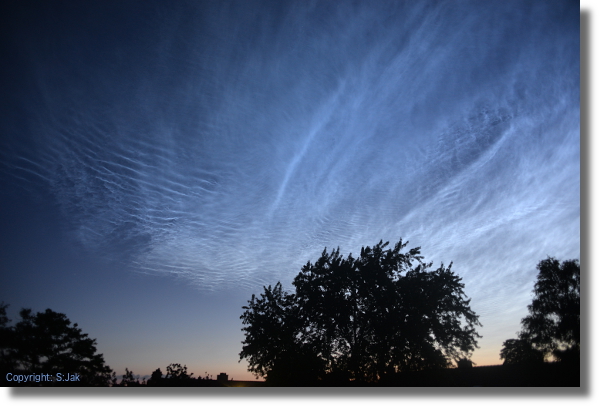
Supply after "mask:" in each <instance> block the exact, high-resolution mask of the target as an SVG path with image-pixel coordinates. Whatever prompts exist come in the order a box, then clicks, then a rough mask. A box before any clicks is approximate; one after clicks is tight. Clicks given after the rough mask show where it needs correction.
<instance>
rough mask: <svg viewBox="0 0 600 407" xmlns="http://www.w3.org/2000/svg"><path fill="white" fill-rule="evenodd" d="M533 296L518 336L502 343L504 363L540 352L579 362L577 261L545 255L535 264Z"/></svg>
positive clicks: (525, 358)
mask: <svg viewBox="0 0 600 407" xmlns="http://www.w3.org/2000/svg"><path fill="white" fill-rule="evenodd" d="M537 269H538V271H539V273H538V276H537V282H536V283H535V287H534V290H533V294H534V298H533V301H532V302H531V304H530V305H529V306H528V307H527V309H528V310H529V315H528V316H527V317H525V318H523V319H522V320H521V324H522V327H523V329H522V331H521V332H519V339H509V340H507V341H505V342H504V345H503V349H502V351H501V353H500V357H501V358H502V359H505V363H519V362H524V361H531V360H538V359H539V357H540V355H541V357H542V358H547V357H549V356H550V355H552V356H553V357H554V359H556V360H559V361H563V362H572V363H579V349H580V322H579V320H580V318H579V313H580V286H581V281H580V266H579V260H566V261H563V262H562V264H561V263H560V262H559V261H558V260H556V259H555V258H552V257H549V258H547V259H545V260H542V261H540V262H539V263H538V265H537Z"/></svg>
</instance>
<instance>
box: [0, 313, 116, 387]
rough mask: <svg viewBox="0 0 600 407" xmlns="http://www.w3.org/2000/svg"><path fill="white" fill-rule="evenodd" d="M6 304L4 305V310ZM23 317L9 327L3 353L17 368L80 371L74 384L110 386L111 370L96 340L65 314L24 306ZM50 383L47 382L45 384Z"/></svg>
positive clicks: (56, 371) (37, 370)
mask: <svg viewBox="0 0 600 407" xmlns="http://www.w3.org/2000/svg"><path fill="white" fill-rule="evenodd" d="M5 308H6V307H4V309H5ZM19 315H20V317H21V320H20V321H19V322H17V323H16V324H15V326H13V327H10V328H7V333H8V334H9V339H10V342H9V343H8V345H7V348H5V349H4V350H3V351H2V352H3V354H6V355H7V359H8V360H9V361H10V363H11V364H12V367H13V368H14V369H15V370H16V371H23V372H29V373H34V372H36V373H40V372H41V373H49V374H56V373H63V374H65V373H70V374H79V377H80V381H78V382H73V383H70V384H72V385H78V384H80V385H87V386H94V385H98V386H108V385H109V384H110V383H111V373H112V369H110V367H108V366H107V365H106V364H105V362H104V357H103V356H102V355H101V354H97V353H96V340H95V339H90V338H88V335H87V334H84V333H82V331H81V329H80V328H78V325H77V324H73V325H72V326H71V321H69V319H68V318H67V317H66V315H65V314H60V313H57V312H54V311H52V310H51V309H47V310H46V311H45V312H43V313H42V312H38V313H36V314H33V313H32V312H31V310H30V309H22V310H21V312H20V313H19ZM42 384H48V383H42Z"/></svg>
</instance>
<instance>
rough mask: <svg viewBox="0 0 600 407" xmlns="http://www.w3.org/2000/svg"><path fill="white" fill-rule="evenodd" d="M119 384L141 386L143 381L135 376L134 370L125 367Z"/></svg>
mask: <svg viewBox="0 0 600 407" xmlns="http://www.w3.org/2000/svg"><path fill="white" fill-rule="evenodd" d="M119 385H120V386H123V387H139V386H141V383H140V380H139V379H137V378H135V376H134V375H133V372H132V371H130V370H129V369H128V368H125V374H124V375H123V379H122V380H121V383H120V384H119Z"/></svg>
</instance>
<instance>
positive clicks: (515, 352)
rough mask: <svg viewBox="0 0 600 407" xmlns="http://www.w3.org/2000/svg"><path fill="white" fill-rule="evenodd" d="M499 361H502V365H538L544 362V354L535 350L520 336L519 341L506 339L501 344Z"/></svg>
mask: <svg viewBox="0 0 600 407" xmlns="http://www.w3.org/2000/svg"><path fill="white" fill-rule="evenodd" d="M500 359H503V360H504V364H506V365H510V364H539V363H543V362H544V352H542V351H541V350H539V349H535V348H534V347H533V345H532V343H531V341H530V340H529V338H527V337H526V336H524V335H520V337H519V339H507V340H506V341H504V343H503V344H502V350H501V352H500Z"/></svg>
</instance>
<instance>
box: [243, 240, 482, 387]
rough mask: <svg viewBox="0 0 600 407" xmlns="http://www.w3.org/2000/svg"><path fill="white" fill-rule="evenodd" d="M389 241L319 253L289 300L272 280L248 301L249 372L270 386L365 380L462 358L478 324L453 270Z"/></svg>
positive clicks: (416, 250) (245, 315)
mask: <svg viewBox="0 0 600 407" xmlns="http://www.w3.org/2000/svg"><path fill="white" fill-rule="evenodd" d="M388 244H389V242H386V243H383V241H380V242H379V243H378V244H377V245H375V246H374V247H372V248H371V247H368V246H367V247H363V248H362V249H361V253H360V257H358V258H354V257H353V256H352V254H349V255H348V256H347V257H346V258H344V257H343V256H341V255H340V253H339V248H338V249H336V250H333V251H332V252H331V253H328V252H327V249H326V248H325V250H324V251H323V253H322V255H321V257H320V258H319V259H318V260H317V261H316V262H315V263H314V264H312V263H311V262H310V261H309V262H308V263H307V264H306V265H305V266H303V267H302V270H301V271H300V273H299V274H298V275H297V276H296V278H295V279H294V281H293V285H294V287H295V293H288V292H286V291H284V290H283V287H282V285H281V283H277V284H276V285H275V286H274V287H272V286H269V287H264V293H262V294H261V295H260V297H257V296H255V295H253V296H252V298H251V300H250V301H248V305H247V306H245V307H243V308H244V309H245V312H244V313H243V314H242V316H241V317H240V318H241V319H242V322H243V323H244V325H245V327H244V328H243V329H242V330H243V331H244V333H245V340H244V341H243V342H242V343H243V348H242V351H241V352H240V360H241V359H244V358H245V359H247V360H248V363H249V371H251V372H253V373H254V374H255V375H256V376H262V377H266V378H267V381H270V382H272V383H276V382H279V383H292V382H294V383H306V381H307V380H316V379H321V380H324V379H332V378H337V379H344V380H359V381H368V382H373V381H377V380H380V379H382V378H383V377H386V376H390V375H393V374H395V373H398V372H405V371H412V370H422V369H427V368H438V367H448V366H450V365H451V363H452V361H457V360H460V359H461V358H466V357H468V356H469V355H470V354H471V352H472V351H473V350H474V349H475V348H476V347H477V340H476V338H478V337H480V336H479V335H478V334H477V332H476V326H481V325H480V323H479V319H478V316H477V315H476V314H475V313H474V312H473V311H472V310H471V308H470V305H469V303H470V300H469V299H468V298H466V296H465V294H464V292H463V288H464V284H463V283H462V282H461V278H460V277H458V276H457V275H455V274H454V273H453V272H452V270H451V267H452V264H450V266H448V267H444V265H443V264H442V265H440V267H438V268H437V269H435V270H430V268H431V266H432V264H431V263H429V264H427V263H424V262H423V257H422V256H421V255H420V248H418V247H417V248H413V249H410V250H408V251H404V249H405V247H406V245H407V244H408V242H406V243H403V242H402V240H401V239H400V241H399V242H398V243H397V244H396V245H395V246H394V248H388V249H387V250H385V248H386V247H387V246H388Z"/></svg>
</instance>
